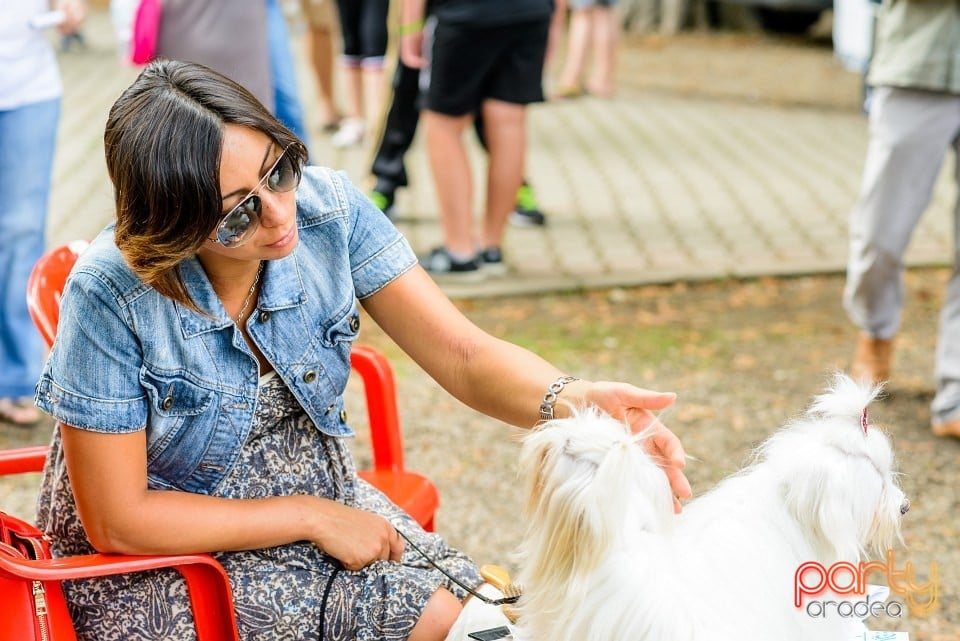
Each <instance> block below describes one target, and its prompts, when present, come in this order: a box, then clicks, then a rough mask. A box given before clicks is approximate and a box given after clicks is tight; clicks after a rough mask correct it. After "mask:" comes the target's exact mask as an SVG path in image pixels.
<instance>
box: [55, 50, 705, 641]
mask: <svg viewBox="0 0 960 641" xmlns="http://www.w3.org/2000/svg"><path fill="white" fill-rule="evenodd" d="M104 142H105V148H106V156H107V166H108V169H109V172H110V177H111V179H112V181H113V184H114V193H115V197H116V205H117V213H116V223H115V225H112V226H110V227H108V228H107V229H106V230H104V232H103V233H101V234H100V235H99V236H98V237H97V238H96V239H95V240H94V241H93V243H92V244H91V245H90V247H89V248H88V249H87V250H86V251H85V252H84V253H83V255H81V257H80V258H79V260H78V262H77V264H76V267H75V268H74V270H73V272H72V274H71V276H70V279H69V281H68V283H67V286H66V289H65V291H64V295H63V299H62V305H61V316H60V325H59V330H58V335H57V340H56V343H55V344H54V346H53V349H52V351H51V354H50V357H49V360H48V362H47V364H46V368H45V370H44V374H43V377H42V378H41V381H40V383H39V386H38V392H37V401H38V404H39V406H40V407H41V408H42V409H43V410H44V411H46V412H48V413H49V414H51V415H53V416H54V417H55V418H56V419H57V421H58V422H59V428H58V430H57V431H56V433H55V436H54V439H53V444H52V449H51V454H50V459H49V461H48V465H47V469H46V471H45V473H44V480H43V488H42V491H41V499H40V506H39V511H38V512H39V514H38V520H39V522H40V523H41V525H42V527H43V528H44V529H45V531H46V532H47V533H48V534H49V536H50V537H51V539H52V542H53V548H54V549H55V551H56V552H57V553H59V554H78V553H83V552H90V551H93V550H99V551H102V552H126V553H137V554H153V553H183V552H214V553H216V555H217V558H218V559H219V560H220V562H221V563H222V564H223V566H224V567H225V568H226V571H227V573H228V574H229V575H230V579H231V583H232V586H233V590H234V597H235V602H236V612H237V617H238V621H239V626H240V636H241V638H243V639H269V640H271V641H272V640H274V639H290V640H299V639H317V638H318V637H320V638H323V639H408V638H409V639H412V640H419V639H442V638H444V637H445V635H446V633H447V631H448V629H449V628H450V626H451V625H452V623H453V621H454V619H455V618H456V616H457V614H458V612H459V610H460V601H461V599H463V598H464V596H465V595H464V591H463V590H461V589H460V588H459V587H457V586H456V585H454V584H453V583H452V582H448V580H447V579H446V578H445V577H443V576H442V575H441V574H440V573H438V572H436V571H435V570H433V569H431V567H430V566H429V565H428V564H427V562H426V561H425V560H424V558H423V556H421V555H420V554H419V553H417V552H416V551H415V550H413V546H412V545H411V546H406V545H405V541H406V540H409V541H410V542H411V543H414V544H415V545H416V547H417V548H420V549H422V550H424V551H426V553H427V555H429V556H430V557H432V558H433V559H434V560H438V561H439V562H440V563H441V564H442V565H443V566H444V567H445V568H446V569H447V570H448V571H449V572H450V573H451V574H452V575H453V576H454V577H457V578H458V580H459V581H461V582H463V583H465V584H467V585H477V584H478V583H479V582H480V577H479V575H478V571H477V568H476V566H475V565H474V564H473V563H472V562H471V561H470V560H469V559H468V558H467V557H465V556H464V555H463V554H461V553H460V552H458V551H456V550H453V549H450V548H449V547H447V546H446V545H445V544H444V542H443V541H442V540H441V539H440V538H439V537H438V536H437V535H434V534H429V533H427V532H424V531H423V530H422V529H420V528H419V527H418V526H417V525H416V523H415V522H414V521H413V520H412V519H410V518H409V517H408V516H406V515H405V514H403V513H402V512H401V511H400V510H399V509H398V508H397V507H396V506H394V505H392V504H391V503H390V502H389V501H388V500H387V499H386V498H385V497H384V496H383V495H382V494H381V493H379V492H378V491H377V490H375V489H374V488H373V487H372V486H370V485H368V484H367V483H365V482H363V481H361V480H360V479H358V478H357V475H356V472H355V469H354V465H353V461H352V459H351V457H350V454H349V451H348V449H347V447H346V445H345V443H344V441H345V440H346V439H345V437H348V436H350V434H351V432H350V428H349V427H348V425H347V424H346V413H345V412H344V411H343V398H342V394H343V391H344V388H345V385H346V380H347V377H348V375H349V371H350V362H349V355H350V346H351V343H352V342H353V341H354V340H355V339H356V338H357V334H358V331H359V325H360V315H359V309H358V304H362V305H363V307H364V308H365V309H366V311H367V312H368V313H369V316H370V317H371V318H372V319H373V320H374V321H375V322H377V323H378V324H379V325H380V326H381V327H382V328H383V329H384V331H385V332H386V333H387V334H388V335H389V336H390V337H391V338H392V339H393V340H395V341H396V342H397V344H398V345H399V346H400V347H401V348H403V350H404V351H406V352H407V353H408V354H409V355H410V356H411V357H412V358H413V359H414V360H415V361H416V362H417V363H418V364H420V365H421V366H422V367H423V368H424V369H425V370H426V371H427V372H428V373H429V374H430V375H431V376H432V377H433V378H435V379H436V380H437V381H438V382H439V383H440V384H441V385H443V386H444V387H445V388H446V389H448V390H449V391H450V392H451V393H452V394H453V395H454V396H455V397H457V398H458V399H460V400H461V401H463V402H464V403H466V404H468V405H470V406H472V407H474V408H476V409H478V410H480V411H482V412H485V413H487V414H489V415H491V416H494V417H496V418H498V419H502V420H504V421H508V422H510V423H513V424H515V425H519V426H527V427H529V426H532V425H534V424H535V423H536V422H537V421H538V419H539V418H540V417H541V416H542V414H541V412H547V413H548V414H549V413H550V412H552V411H553V403H552V402H553V401H555V400H556V397H557V395H559V396H561V397H562V398H563V400H565V401H570V402H572V403H596V404H598V405H600V406H601V407H603V408H604V409H606V410H607V411H608V412H610V413H612V414H614V415H615V416H619V417H623V418H626V419H628V420H630V421H631V423H632V424H633V426H634V427H635V428H636V429H643V428H644V427H646V426H648V425H652V426H653V428H652V429H653V430H654V434H655V436H654V438H653V439H652V440H651V441H650V442H651V443H652V445H651V447H652V448H655V449H657V450H658V453H659V454H660V455H662V456H663V458H664V461H665V464H664V465H665V470H666V471H667V473H668V475H669V476H670V478H671V479H672V482H673V485H674V490H675V492H676V494H677V495H678V496H681V497H683V496H686V495H688V493H689V486H688V485H687V483H686V480H685V478H684V476H683V473H682V470H681V468H682V465H683V452H682V448H681V447H680V444H679V442H678V440H677V439H676V437H675V436H674V435H673V434H672V433H671V432H670V431H669V430H667V429H666V428H665V427H663V426H662V425H660V424H659V423H657V422H656V420H655V419H654V418H653V415H652V414H651V410H658V409H660V408H663V407H665V406H666V405H669V404H670V403H671V402H672V400H673V395H672V394H661V393H656V392H650V391H646V390H642V389H639V388H636V387H633V386H631V385H627V384H624V383H591V382H587V381H578V380H571V379H569V378H566V377H564V376H563V372H560V371H559V370H557V369H556V368H555V367H553V366H551V365H550V364H549V363H547V362H545V361H543V360H542V359H540V358H538V357H536V356H534V355H533V354H531V353H529V352H527V351H526V350H523V349H521V348H519V347H516V346H514V345H512V344H509V343H506V342H504V341H501V340H498V339H495V338H493V337H491V336H490V335H488V334H486V333H484V332H483V331H481V330H480V329H478V328H477V327H476V326H474V325H473V324H472V323H470V321H468V320H467V319H466V318H465V317H464V316H463V315H462V314H461V313H460V312H459V311H458V310H457V308H456V307H455V306H454V305H452V304H451V303H450V302H449V301H448V300H447V299H446V298H445V297H444V295H443V294H442V293H441V292H440V290H439V289H437V287H436V285H435V284H434V283H433V280H432V279H431V278H430V277H429V276H428V275H427V274H426V273H425V272H424V271H423V270H422V269H421V268H420V267H419V266H418V265H417V261H416V257H415V256H414V253H413V251H412V250H411V248H410V247H409V245H408V244H407V242H406V240H405V239H404V238H403V237H402V236H401V235H400V234H399V233H398V232H397V230H396V229H395V227H394V226H393V225H392V224H391V223H390V221H389V220H387V218H386V217H384V216H383V215H382V214H381V213H380V212H379V210H377V209H376V207H375V206H374V205H373V204H372V203H370V202H369V201H368V200H367V199H366V198H365V197H364V196H363V195H362V194H361V193H360V192H359V191H358V190H357V189H356V188H355V187H354V186H353V185H351V184H350V183H349V182H348V180H347V179H346V178H345V177H344V176H343V175H342V174H339V173H336V172H333V171H330V170H327V169H323V168H317V167H307V168H304V161H305V160H306V158H305V151H304V147H303V145H302V143H301V142H300V141H299V140H297V139H296V138H295V137H294V136H293V134H291V133H290V132H289V131H288V130H287V129H285V128H284V127H283V126H282V125H280V124H279V123H278V122H277V121H276V120H275V119H274V118H273V117H272V116H271V115H270V114H269V113H268V112H267V111H266V110H265V109H264V108H263V107H262V106H261V105H260V104H259V103H258V102H257V101H256V100H255V99H254V98H253V97H252V96H251V95H250V94H249V93H248V92H247V91H245V90H244V89H242V88H241V87H239V86H238V85H236V84H234V83H233V82H232V81H230V80H228V79H226V78H224V77H223V76H220V75H219V74H217V73H215V72H213V71H211V70H209V69H207V68H205V67H202V66H199V65H195V64H189V63H180V62H172V61H157V62H154V63H152V64H150V65H149V66H147V67H146V68H145V69H144V71H143V72H142V74H141V75H140V76H139V78H138V79H137V80H136V81H135V82H134V84H133V85H132V86H131V87H130V88H129V89H128V90H126V91H125V92H124V93H123V94H122V95H121V96H120V98H119V99H118V100H117V102H116V104H115V105H114V106H113V108H112V109H111V111H110V115H109V118H108V121H107V127H106V133H105V136H104ZM358 301H359V302H358ZM426 337H429V338H426ZM551 384H552V385H551ZM548 388H550V389H551V390H552V391H550V392H549V395H548V400H550V401H551V402H548V403H545V404H544V403H543V399H544V395H545V391H546V390H547V389H548ZM541 405H543V408H541ZM556 411H557V414H558V415H560V414H563V413H565V412H566V411H567V410H566V408H563V407H561V406H560V405H557V406H556ZM398 530H399V532H398ZM400 532H402V533H403V536H401V534H400ZM65 588H66V592H67V598H68V600H69V602H70V604H71V608H72V612H73V615H74V620H75V622H76V625H77V627H78V629H79V630H80V632H81V638H82V639H98V640H99V641H111V640H113V639H123V640H124V641H130V640H134V639H183V638H190V635H191V633H190V632H189V630H190V626H191V623H190V621H191V618H190V612H189V607H188V604H187V601H186V598H185V596H184V588H183V584H182V582H181V580H180V579H179V577H178V576H177V575H176V574H175V573H172V572H170V573H164V572H158V573H155V574H146V575H144V574H139V575H131V576H124V577H110V578H102V579H96V580H89V581H78V582H73V583H70V584H69V585H67V586H65Z"/></svg>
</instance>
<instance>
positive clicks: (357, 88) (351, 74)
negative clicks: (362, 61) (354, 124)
mask: <svg viewBox="0 0 960 641" xmlns="http://www.w3.org/2000/svg"><path fill="white" fill-rule="evenodd" d="M343 86H344V89H345V90H346V92H347V114H348V115H349V116H350V117H351V118H356V119H358V120H363V71H362V70H361V69H360V67H359V66H346V67H344V68H343Z"/></svg>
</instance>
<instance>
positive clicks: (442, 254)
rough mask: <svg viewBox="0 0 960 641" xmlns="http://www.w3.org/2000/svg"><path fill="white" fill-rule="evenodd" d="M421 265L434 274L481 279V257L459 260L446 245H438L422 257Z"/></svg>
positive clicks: (464, 278) (465, 278)
mask: <svg viewBox="0 0 960 641" xmlns="http://www.w3.org/2000/svg"><path fill="white" fill-rule="evenodd" d="M420 265H421V266H422V267H423V268H424V269H425V270H427V272H428V273H430V274H431V275H433V276H451V277H455V278H457V279H460V280H480V279H481V278H483V273H482V272H481V271H480V259H479V257H474V258H471V259H470V260H463V261H461V260H457V259H456V258H454V257H453V256H451V255H450V252H448V251H447V248H446V247H437V248H436V249H434V250H433V251H431V252H430V253H429V254H427V255H426V256H423V257H422V258H421V259H420Z"/></svg>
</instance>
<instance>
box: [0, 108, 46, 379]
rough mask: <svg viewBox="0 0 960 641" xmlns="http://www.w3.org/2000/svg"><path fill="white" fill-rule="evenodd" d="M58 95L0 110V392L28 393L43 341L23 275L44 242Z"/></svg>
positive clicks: (39, 363)
mask: <svg viewBox="0 0 960 641" xmlns="http://www.w3.org/2000/svg"><path fill="white" fill-rule="evenodd" d="M59 120H60V99H59V98H57V99H55V100H48V101H45V102H38V103H34V104H30V105H26V106H23V107H20V108H18V109H12V110H9V111H0V198H2V201H0V397H2V398H17V397H20V396H33V388H34V385H36V383H37V381H38V380H39V378H40V369H41V366H42V365H43V358H44V344H43V340H42V339H41V338H40V334H39V332H37V329H36V328H35V327H34V326H33V321H31V320H30V314H29V312H28V311H27V279H28V278H29V276H30V270H31V269H32V268H33V265H34V263H36V262H37V260H38V259H39V258H40V256H41V255H42V254H43V251H44V248H45V229H46V224H47V202H48V200H49V196H50V182H51V177H52V173H53V152H54V149H55V146H56V138H57V123H58V122H59Z"/></svg>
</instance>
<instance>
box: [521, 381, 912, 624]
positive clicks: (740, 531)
mask: <svg viewBox="0 0 960 641" xmlns="http://www.w3.org/2000/svg"><path fill="white" fill-rule="evenodd" d="M878 392H879V388H873V387H865V386H861V385H859V384H857V383H855V382H854V381H852V380H851V379H849V378H847V377H846V376H843V375H837V376H836V378H835V380H834V381H833V385H832V387H831V388H830V389H829V390H827V392H826V393H824V394H823V395H821V396H819V397H817V398H816V400H815V402H814V403H813V405H812V406H811V407H810V409H809V410H808V411H807V413H806V415H805V416H803V417H802V418H800V419H799V420H796V421H794V422H792V423H790V424H788V425H787V426H785V427H783V428H782V429H780V430H779V431H778V432H776V433H775V434H774V435H772V436H771V437H770V438H769V439H767V440H766V441H765V442H764V443H763V444H762V445H761V446H760V447H759V448H758V451H757V452H756V459H755V461H754V462H753V463H752V464H751V465H750V466H748V467H747V468H745V469H744V470H742V471H740V472H739V473H737V474H735V475H733V476H731V477H730V478H727V479H726V480H724V481H723V482H721V483H720V484H719V485H718V486H717V487H716V488H714V489H713V490H712V491H710V492H708V493H707V494H706V495H704V496H702V497H700V498H697V499H696V500H694V501H692V502H691V503H690V504H689V505H687V506H686V507H685V509H684V511H683V513H682V514H681V515H679V516H677V515H674V513H673V509H672V495H671V491H670V487H669V485H668V483H667V479H666V475H665V474H664V472H663V471H662V470H661V468H660V467H659V466H658V465H657V462H656V461H654V460H652V459H651V458H650V456H649V455H648V454H647V453H646V452H645V450H644V449H643V448H642V447H641V446H639V445H638V441H642V439H643V435H639V436H634V435H631V434H630V433H629V431H628V429H627V428H626V427H625V426H624V425H623V424H622V423H620V422H618V421H615V420H613V419H612V418H610V417H608V416H605V415H601V414H599V413H598V412H596V411H593V410H585V411H581V412H579V413H577V415H576V416H574V417H573V418H569V419H558V420H554V421H551V422H549V423H547V424H545V425H544V426H543V427H542V428H540V429H538V430H536V431H534V432H532V433H531V434H530V435H528V436H526V437H525V439H524V444H523V450H522V454H521V459H522V461H521V469H522V470H524V474H525V475H526V477H525V482H526V488H527V492H528V506H527V507H528V515H527V516H528V525H527V532H526V535H525V537H524V540H523V543H522V546H521V556H520V575H519V577H518V582H519V583H522V584H523V586H524V592H525V594H524V597H523V599H521V602H520V604H519V611H520V625H519V628H518V631H517V638H521V639H524V640H529V641H574V640H575V641H591V640H592V641H641V640H642V641H718V640H722V641H800V640H803V641H833V640H837V641H848V640H849V639H850V638H851V635H852V634H857V633H862V631H863V629H864V628H863V624H862V623H861V622H860V620H859V618H858V617H844V616H837V613H836V612H834V613H833V616H826V617H816V616H810V614H809V613H808V612H807V611H805V610H804V609H803V608H797V607H796V606H795V605H794V596H795V595H794V589H795V578H796V577H795V575H796V572H797V569H798V567H799V566H800V565H801V564H803V563H806V562H811V561H814V562H819V563H820V564H822V565H823V566H824V567H826V568H829V567H830V566H831V565H832V564H833V563H835V562H837V561H848V562H851V563H852V564H853V566H857V564H858V562H859V561H861V560H862V559H864V558H865V556H866V555H867V553H868V552H869V551H871V550H873V551H886V550H887V549H888V548H889V547H890V546H891V545H892V544H893V543H894V542H895V541H896V540H898V539H899V538H900V518H901V515H902V514H903V513H905V512H906V510H907V508H908V506H909V503H908V501H907V500H906V498H905V496H904V494H903V492H901V491H900V489H899V487H898V486H897V483H896V472H895V470H894V457H893V453H892V451H891V447H890V443H889V441H888V439H887V437H886V436H885V435H884V434H883V432H881V431H880V430H879V429H877V428H875V427H873V426H868V422H867V420H866V410H865V408H866V406H867V405H868V404H869V403H870V401H872V400H873V399H874V398H875V397H876V396H877V394H878ZM841 582H845V581H841V579H840V578H837V583H838V584H840V583H841ZM834 598H846V599H851V598H853V599H862V598H863V597H862V596H858V595H849V594H848V595H846V596H841V597H834Z"/></svg>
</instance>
